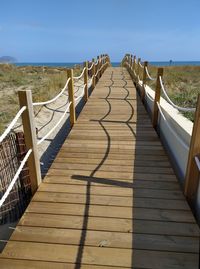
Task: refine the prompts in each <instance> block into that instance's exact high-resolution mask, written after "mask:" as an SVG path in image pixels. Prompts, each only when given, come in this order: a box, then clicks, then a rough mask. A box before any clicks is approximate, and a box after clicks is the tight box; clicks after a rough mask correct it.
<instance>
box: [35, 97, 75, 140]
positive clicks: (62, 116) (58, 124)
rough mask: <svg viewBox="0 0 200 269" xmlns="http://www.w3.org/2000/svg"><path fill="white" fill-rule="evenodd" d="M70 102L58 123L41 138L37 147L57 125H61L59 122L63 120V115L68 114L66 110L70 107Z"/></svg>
mask: <svg viewBox="0 0 200 269" xmlns="http://www.w3.org/2000/svg"><path fill="white" fill-rule="evenodd" d="M71 103H72V102H70V103H69V104H68V106H67V108H66V110H65V111H64V112H63V115H62V117H61V118H60V119H59V121H58V122H57V123H56V125H54V127H53V128H52V129H51V130H50V131H49V132H48V133H47V134H46V135H45V136H43V138H41V139H40V140H39V141H38V142H37V145H40V144H41V143H42V142H43V141H44V140H45V139H46V138H47V137H48V136H49V135H50V134H51V133H52V132H53V131H54V130H55V129H56V128H57V127H58V125H59V124H60V123H61V121H62V120H63V119H64V117H65V115H66V114H67V112H68V109H69V107H70V105H71Z"/></svg>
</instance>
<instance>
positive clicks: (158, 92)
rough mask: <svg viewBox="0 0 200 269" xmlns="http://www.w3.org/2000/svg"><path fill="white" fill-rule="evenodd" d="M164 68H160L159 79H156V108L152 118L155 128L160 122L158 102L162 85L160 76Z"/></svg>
mask: <svg viewBox="0 0 200 269" xmlns="http://www.w3.org/2000/svg"><path fill="white" fill-rule="evenodd" d="M163 71H164V70H163V68H162V67H161V68H158V72H157V81H156V90H155V98H154V109H153V118H152V125H153V127H154V128H156V126H157V122H158V104H157V103H160V94H161V92H160V90H161V85H160V79H159V77H160V76H161V77H162V76H163Z"/></svg>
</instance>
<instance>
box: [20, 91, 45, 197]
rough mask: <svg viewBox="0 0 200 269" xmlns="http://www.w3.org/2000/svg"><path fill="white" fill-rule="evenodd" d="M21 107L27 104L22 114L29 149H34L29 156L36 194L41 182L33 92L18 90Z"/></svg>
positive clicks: (33, 190) (33, 187)
mask: <svg viewBox="0 0 200 269" xmlns="http://www.w3.org/2000/svg"><path fill="white" fill-rule="evenodd" d="M18 96H19V104H20V107H23V106H26V107H27V109H26V110H25V111H24V112H23V114H22V124H23V129H24V138H25V143H26V148H27V150H29V149H32V153H31V155H30V156H29V158H28V168H29V174H30V181H31V191H32V194H34V193H35V192H36V190H37V188H38V186H39V185H40V183H41V170H40V161H39V156H38V149H37V137H36V128H35V119H34V113H33V104H32V92H31V91H30V90H27V91H18Z"/></svg>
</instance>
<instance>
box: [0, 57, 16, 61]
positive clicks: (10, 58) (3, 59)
mask: <svg viewBox="0 0 200 269" xmlns="http://www.w3.org/2000/svg"><path fill="white" fill-rule="evenodd" d="M16 61H17V60H16V59H15V58H14V57H11V56H2V57H0V63H14V62H16Z"/></svg>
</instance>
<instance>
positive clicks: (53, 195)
mask: <svg viewBox="0 0 200 269" xmlns="http://www.w3.org/2000/svg"><path fill="white" fill-rule="evenodd" d="M32 201H38V202H39V201H42V202H57V203H77V204H86V203H87V201H86V195H85V194H76V193H61V192H46V191H38V192H37V193H36V194H35V195H34V197H33V199H32ZM89 203H90V204H91V205H113V206H122V207H138V208H139V207H143V208H159V209H178V210H190V208H189V206H188V204H187V203H186V201H185V200H175V201H174V200H170V199H168V200H166V199H161V198H159V199H155V198H144V197H143V198H137V197H134V198H133V200H132V199H130V198H129V197H127V196H109V195H90V200H89Z"/></svg>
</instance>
